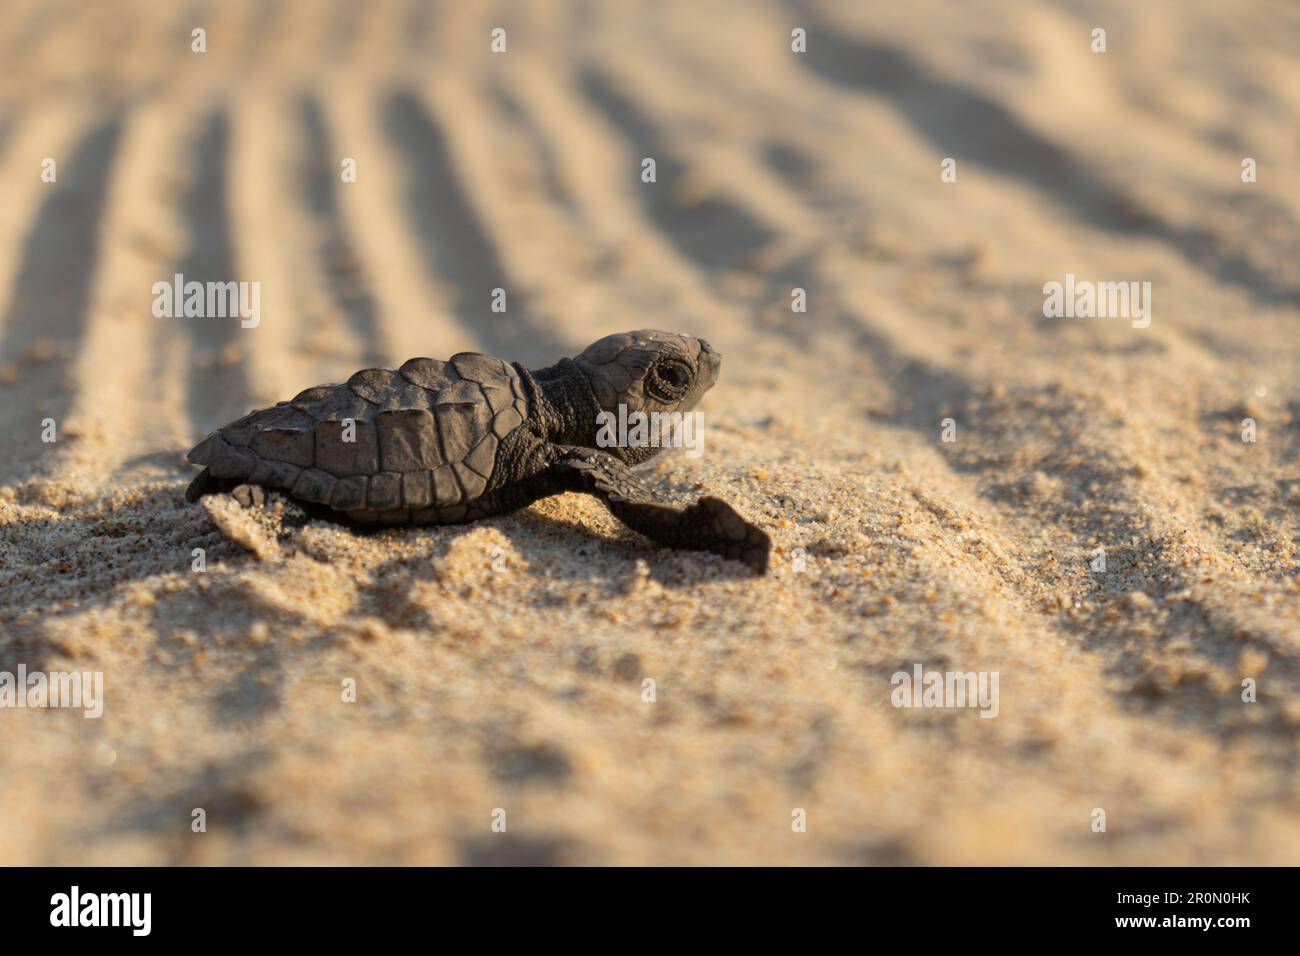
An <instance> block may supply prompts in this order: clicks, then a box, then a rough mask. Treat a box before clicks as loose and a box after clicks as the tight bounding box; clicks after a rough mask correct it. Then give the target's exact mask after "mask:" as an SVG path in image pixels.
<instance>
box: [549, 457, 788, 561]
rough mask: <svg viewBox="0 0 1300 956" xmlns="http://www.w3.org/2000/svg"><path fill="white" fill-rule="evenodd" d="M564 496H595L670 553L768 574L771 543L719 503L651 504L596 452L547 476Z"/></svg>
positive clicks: (619, 467)
mask: <svg viewBox="0 0 1300 956" xmlns="http://www.w3.org/2000/svg"><path fill="white" fill-rule="evenodd" d="M550 475H551V478H552V480H553V481H554V482H555V483H556V484H557V485H559V487H560V488H562V489H563V490H565V491H580V492H585V493H586V494H590V495H595V496H596V497H597V498H599V499H600V500H601V501H603V502H604V503H605V506H606V507H607V508H609V510H610V512H611V513H612V514H613V515H614V517H616V518H618V520H619V521H621V522H623V523H624V524H625V525H627V526H628V527H629V528H631V529H632V530H633V531H636V532H638V533H640V534H643V535H645V536H646V537H647V538H650V539H651V540H652V541H656V542H658V543H659V544H662V545H665V546H667V547H670V548H686V549H690V550H694V551H711V552H713V553H714V554H719V555H722V556H723V557H724V558H731V559H733V560H736V561H741V562H744V563H745V564H746V565H748V566H749V567H750V568H752V569H753V570H754V571H756V572H757V573H759V574H763V573H765V572H766V571H767V560H768V555H769V553H770V552H771V550H772V539H771V538H769V537H768V535H767V532H765V531H763V530H762V529H761V528H759V527H756V526H755V525H753V524H751V523H750V522H748V521H746V520H745V519H744V518H742V517H741V516H740V515H739V514H738V513H737V512H736V509H735V508H733V507H732V506H731V505H729V504H727V502H725V501H723V500H722V499H721V498H713V497H704V498H701V499H700V500H699V501H697V502H696V503H695V504H693V505H691V506H689V507H687V508H678V507H675V506H673V505H670V504H665V503H663V502H660V501H656V500H655V495H654V492H653V491H652V490H651V489H650V488H649V487H647V486H646V485H645V484H644V483H643V482H642V481H641V479H640V478H638V477H637V476H636V475H635V474H634V473H633V472H632V470H631V469H630V468H628V466H627V465H625V464H624V463H623V462H621V461H619V460H618V459H617V458H615V457H614V456H613V455H609V454H607V453H605V452H601V451H590V450H586V449H581V450H577V449H575V450H574V451H572V452H570V453H568V454H567V455H565V456H564V457H563V458H562V459H561V460H560V461H559V462H558V463H557V464H556V465H554V466H553V467H552V469H551V472H550Z"/></svg>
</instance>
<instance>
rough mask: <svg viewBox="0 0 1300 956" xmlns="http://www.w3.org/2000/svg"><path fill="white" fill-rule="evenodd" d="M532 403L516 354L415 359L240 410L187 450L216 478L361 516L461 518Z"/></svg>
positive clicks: (429, 519)
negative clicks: (511, 357)
mask: <svg viewBox="0 0 1300 956" xmlns="http://www.w3.org/2000/svg"><path fill="white" fill-rule="evenodd" d="M528 412H529V409H528V401H527V398H526V391H525V389H524V386H523V382H522V380H521V379H520V378H519V373H518V372H517V371H516V369H515V368H514V366H512V365H510V364H509V363H506V362H503V361H501V360H500V359H497V358H492V357H491V356H487V355H479V354H477V353H473V352H462V353H460V354H458V355H454V356H452V357H451V359H450V360H449V361H446V362H442V361H438V360H437V359H429V358H414V359H411V360H410V361H408V362H405V363H403V364H402V366H401V367H400V368H399V369H397V370H396V371H394V370H392V369H363V370H362V371H359V372H357V373H356V374H355V375H353V376H352V377H351V378H349V379H348V381H347V382H346V383H344V384H341V385H320V386H316V387H315V388H309V389H306V390H304V391H302V392H300V393H299V394H298V395H296V396H294V398H293V399H292V400H291V401H288V402H280V403H279V404H278V405H275V406H273V407H271V408H264V409H260V410H258V411H255V412H252V413H251V414H249V415H245V416H244V417H243V418H241V419H239V420H237V421H234V422H231V423H230V424H229V425H226V426H224V427H222V428H220V429H218V430H217V431H216V432H213V433H212V434H211V435H209V436H208V437H207V438H206V439H204V441H203V442H201V443H200V444H199V445H198V446H196V447H195V448H194V450H193V451H191V452H190V455H189V458H190V461H192V462H194V463H195V464H199V465H206V466H207V467H208V469H209V471H210V473H211V474H212V476H213V477H214V478H223V479H247V480H248V481H249V482H250V483H254V484H259V485H264V486H266V487H270V488H281V489H284V490H287V491H288V492H289V493H290V494H292V495H294V496H295V497H297V498H301V499H302V500H304V501H310V502H314V503H317V504H322V505H327V506H329V507H331V508H334V509H335V510H338V511H345V512H349V513H353V516H354V517H355V518H357V519H358V520H363V521H377V522H379V523H394V522H406V521H410V520H417V521H425V522H434V521H454V520H457V519H458V518H459V517H460V516H462V515H463V514H464V510H465V506H466V505H467V504H469V503H470V502H472V501H474V500H475V499H476V498H478V497H479V496H481V495H482V494H483V493H484V492H485V491H487V489H488V487H489V484H490V482H491V479H492V474H493V471H494V470H495V468H496V454H497V450H498V448H499V447H500V443H501V441H502V440H503V439H504V438H505V437H506V436H508V435H509V434H510V433H511V432H512V431H514V430H515V429H516V428H518V427H519V426H520V425H522V424H523V423H524V421H525V420H527V418H528ZM345 419H351V420H352V426H351V429H350V437H351V438H352V440H351V441H344V440H343V439H344V434H345V429H346V428H347V424H348V423H347V422H346V421H345Z"/></svg>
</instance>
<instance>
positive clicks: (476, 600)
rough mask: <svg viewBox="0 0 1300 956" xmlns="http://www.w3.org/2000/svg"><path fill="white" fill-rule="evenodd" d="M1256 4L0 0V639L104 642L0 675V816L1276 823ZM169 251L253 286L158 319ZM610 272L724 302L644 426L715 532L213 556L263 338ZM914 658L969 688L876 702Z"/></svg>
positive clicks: (516, 827) (299, 856)
mask: <svg viewBox="0 0 1300 956" xmlns="http://www.w3.org/2000/svg"><path fill="white" fill-rule="evenodd" d="M1098 29H1101V30H1104V32H1105V50H1104V52H1100V51H1098V50H1095V49H1094V47H1096V45H1097V39H1096V34H1095V31H1096V30H1098ZM196 30H201V31H202V34H201V41H202V46H203V52H196V50H195V47H196V45H197V44H198V43H199V40H200V37H199V36H197V35H196V34H195V32H194V31H196ZM494 31H502V32H494ZM798 31H802V34H799V33H798ZM800 39H802V40H803V42H804V43H805V46H804V47H803V48H802V51H801V52H796V50H794V49H792V44H797V43H798V42H799V41H800ZM494 44H495V49H494ZM1297 50H1300V10H1298V9H1297V8H1296V7H1295V5H1294V4H1290V3H1286V2H1281V0H1278V2H1262V0H1253V2H1248V3H1240V4H1233V5H1225V4H1222V3H1218V2H1199V0H1183V2H1174V0H1153V2H1145V3H1142V4H1132V3H1124V2H1118V0H1115V2H1100V0H1099V2H1083V0H1079V2H1069V3H1067V2H1030V0H1023V2H996V3H995V2H979V0H974V2H964V3H960V4H956V3H951V2H938V0H907V2H879V3H851V2H832V0H808V2H793V0H792V2H774V0H753V2H735V3H730V2H721V0H690V2H686V0H681V2H678V0H665V2H660V3H655V4H635V5H634V4H630V3H629V4H624V3H615V2H579V0H545V2H535V3H514V2H458V3H434V2H417V0H370V2H367V3H355V2H348V0H341V2H330V0H316V2H311V0H299V2H289V0H213V2H206V3H205V2H194V3H175V4H158V3H151V2H139V3H134V2H125V0H123V2H114V3H93V2H58V0H6V3H5V4H4V7H3V11H0V62H3V63H4V64H5V69H4V71H3V74H2V75H0V209H3V215H0V441H3V446H0V451H2V452H3V454H0V593H3V599H2V600H0V669H7V670H11V671H12V670H14V669H15V668H16V666H17V664H18V663H20V662H22V663H26V664H27V665H28V666H29V668H35V667H37V666H42V667H46V668H55V669H91V670H102V671H103V672H104V673H105V681H106V686H107V695H108V698H107V702H106V710H105V716H104V717H103V718H102V719H101V720H98V721H95V720H83V719H82V718H81V716H80V714H75V713H65V712H33V711H27V712H17V711H0V739H3V740H4V741H5V743H4V744H3V745H0V806H3V807H4V812H3V813H0V862H5V863H56V864H68V863H82V862H89V863H252V864H262V863H295V862H308V863H318V862H319V863H348V862H365V863H470V864H477V863H500V862H507V863H519V862H524V863H570V862H580V863H613V864H622V863H741V864H750V863H787V862H789V863H815V864H822V863H872V864H893V863H944V864H962V863H1126V864H1156V863H1175V864H1176V863H1272V864H1283V863H1292V864H1293V863H1295V862H1296V861H1297V855H1298V854H1297V850H1298V849H1300V828H1298V827H1297V822H1298V821H1297V810H1296V806H1295V803H1294V793H1295V785H1296V782H1297V781H1296V752H1297V751H1296V747H1295V742H1296V734H1297V730H1298V728H1300V703H1298V702H1297V701H1298V700H1300V698H1297V696H1296V692H1297V690H1298V689H1300V688H1298V687H1297V684H1298V682H1300V668H1298V667H1297V661H1298V659H1300V644H1298V641H1300V626H1298V625H1300V590H1298V586H1297V581H1298V579H1297V574H1296V568H1297V561H1296V559H1297V543H1298V542H1300V520H1298V518H1297V506H1298V505H1300V466H1298V464H1297V459H1298V456H1300V440H1298V438H1297V430H1296V423H1297V416H1300V392H1298V391H1297V386H1296V382H1297V371H1298V364H1300V363H1298V355H1297V349H1296V335H1297V320H1298V319H1300V315H1298V314H1297V310H1298V308H1300V258H1298V257H1297V255H1296V251H1297V249H1300V191H1297V190H1296V188H1295V184H1296V181H1297V171H1298V170H1300V136H1297V123H1296V117H1297V113H1298V112H1300V61H1298V60H1297V54H1296V51H1297ZM497 51H500V52H497ZM646 159H653V160H654V166H655V181H654V182H652V183H647V182H645V181H643V179H642V170H643V163H644V160H646ZM47 160H53V161H54V165H53V167H50V166H49V165H48V164H47ZM947 160H952V161H953V162H952V163H949V164H947V166H946V167H945V162H946V161H947ZM1247 161H1250V162H1247ZM1247 167H1249V168H1251V169H1253V170H1254V172H1255V175H1254V177H1253V181H1245V180H1243V169H1245V168H1247ZM50 168H52V169H54V170H56V178H54V179H53V181H49V180H48V177H47V178H46V179H43V178H42V172H43V171H45V170H47V169H50ZM945 168H947V169H949V170H951V171H953V172H954V173H955V176H949V177H947V178H946V179H945V177H944V176H943V175H942V174H943V171H944V169H945ZM345 170H355V181H350V180H345V178H344V175H343V174H344V172H345ZM177 273H180V274H183V275H184V277H185V279H186V280H188V281H192V280H197V281H209V280H212V281H223V282H224V281H231V280H234V281H240V282H256V283H259V287H260V295H261V300H260V307H261V321H260V324H259V325H258V327H257V328H255V329H245V328H241V327H240V325H239V322H238V321H237V320H228V321H223V320H194V319H161V318H156V317H155V316H154V315H153V312H152V308H151V307H152V303H153V297H154V295H153V291H152V289H153V285H154V283H156V282H159V281H164V282H166V281H170V280H171V278H172V276H173V275H175V274H177ZM1067 274H1073V275H1075V276H1077V277H1078V278H1079V279H1081V280H1091V281H1123V282H1129V281H1137V282H1150V283H1151V289H1152V293H1151V301H1150V307H1151V324H1150V327H1149V328H1134V327H1133V326H1132V324H1131V323H1130V322H1129V321H1128V320H1126V319H1123V318H1109V319H1108V318H1069V319H1065V318H1045V317H1044V314H1043V304H1044V297H1043V286H1044V284H1045V283H1048V282H1053V281H1057V282H1063V281H1064V280H1065V277H1066V275H1067ZM498 288H501V289H505V290H506V292H507V297H508V299H507V301H508V307H507V311H506V312H505V313H496V312H493V311H492V308H491V303H492V293H493V290H494V289H498ZM799 292H802V295H803V299H804V301H806V310H802V311H797V310H796V309H794V308H792V304H793V303H794V302H795V301H796V299H797V298H798V293H799ZM635 328H664V329H669V330H676V331H683V332H688V333H690V334H693V335H697V336H702V337H705V338H707V339H709V341H710V342H712V343H713V344H714V345H715V346H716V347H717V348H718V349H719V351H720V352H722V353H723V354H724V355H725V356H726V361H725V365H724V369H723V377H722V382H721V384H720V385H719V386H718V387H717V388H716V389H714V391H713V392H712V393H711V394H710V396H709V397H708V398H707V400H706V402H705V404H704V406H703V409H704V411H705V412H706V414H707V416H708V429H709V431H708V433H707V434H708V437H707V441H708V445H707V446H706V447H707V453H706V456H705V458H704V459H702V460H701V461H700V462H688V461H686V460H684V459H680V458H672V459H665V460H663V461H660V462H659V463H658V464H657V465H656V466H655V469H654V470H653V471H652V480H653V481H654V482H656V483H657V484H658V485H659V486H660V487H662V488H663V489H665V492H666V493H667V494H669V495H671V496H675V497H678V498H681V499H682V500H688V499H689V498H691V497H693V496H695V495H698V494H700V493H702V492H704V491H706V490H707V492H708V493H716V494H719V495H722V496H723V497H727V498H729V499H730V500H733V501H735V502H737V504H738V505H739V506H740V507H742V510H745V511H746V512H747V513H748V514H749V515H750V516H751V517H753V518H754V519H755V520H759V521H760V522H762V523H764V524H765V525H766V526H768V527H770V528H771V529H772V533H773V536H774V539H775V540H776V543H777V548H778V551H777V558H776V563H775V567H774V570H773V573H772V574H770V575H769V576H768V577H767V578H765V579H763V580H761V581H755V580H752V579H748V578H745V577H743V576H741V575H738V574H737V573H736V572H735V569H734V568H730V567H729V566H728V565H727V563H726V562H723V561H721V560H720V559H714V558H705V557H699V556H690V555H681V554H676V553H672V552H666V551H661V550H658V549H654V548H651V547H649V546H648V545H647V544H646V542H644V541H643V540H641V539H638V538H636V537H635V536H634V535H631V534H630V533H628V532H626V531H624V530H622V529H620V528H619V527H618V526H617V525H616V524H615V523H614V522H613V521H612V519H610V518H609V517H608V516H607V515H606V514H605V513H604V511H603V509H601V508H600V507H599V506H598V505H596V504H595V503H593V502H588V501H585V500H583V499H578V498H576V497H574V496H567V497H565V498H562V499H556V500H553V501H549V502H544V503H542V504H539V505H538V506H536V507H534V508H532V509H529V510H528V511H527V512H525V513H523V514H521V515H518V516H513V517H508V518H501V519H495V520H493V521H491V522H486V523H483V524H482V525H475V526H469V527H466V528H459V529H432V530H427V531H422V532H391V533H387V534H385V535H381V536H376V537H371V538H356V537H355V536H351V535H349V534H348V533H347V532H345V531H341V530H338V529H333V528H322V527H315V526H312V527H309V528H307V529H305V530H303V531H301V532H295V534H294V535H293V536H290V538H288V539H286V540H285V541H281V542H280V544H279V545H278V546H272V547H271V549H270V550H269V551H267V552H265V553H261V554H260V555H259V556H258V557H253V556H250V555H248V554H246V553H245V552H243V551H242V550H241V549H239V548H238V547H236V546H234V545H233V544H230V543H229V542H227V541H225V539H224V538H222V537H221V536H220V535H218V534H217V533H216V532H215V530H214V529H213V527H212V524H211V522H210V520H209V518H208V516H207V515H206V514H205V512H204V511H203V510H202V509H200V508H199V507H197V506H185V505H184V503H183V502H182V500H181V492H182V491H183V489H184V486H185V483H186V481H187V480H188V478H189V476H190V475H191V474H192V469H190V468H189V467H188V466H186V465H185V464H184V463H183V461H182V455H183V453H184V451H185V450H186V449H188V448H189V447H190V446H191V445H192V444H193V443H194V442H195V441H196V440H198V439H199V438H201V437H202V436H203V435H204V434H206V433H207V432H208V431H210V430H211V429H213V428H215V427H216V426H218V425H220V424H222V423H224V422H226V421H228V420H230V419H233V418H235V417H238V416H240V415H242V414H243V413H244V412H246V411H247V410H249V409H250V408H252V407H256V406H260V405H265V404H270V403H272V402H274V401H277V400H281V399H286V398H289V397H291V396H292V395H294V394H296V393H297V392H298V391H300V390H301V389H302V388H304V387H307V386H309V385H313V384H317V383H320V382H328V381H341V380H343V379H345V378H346V377H347V376H348V375H350V374H351V373H352V372H353V371H355V370H356V369H358V368H362V367H366V366H369V365H375V364H382V365H389V366H393V365H396V364H398V363H400V362H402V361H404V360H405V359H407V358H410V357H412V356H417V355H429V356H433V357H447V356H449V355H451V354H453V353H455V352H457V351H461V350H479V351H484V352H487V353H490V354H494V355H497V356H499V357H502V358H506V359H513V360H520V361H523V362H525V363H528V364H530V365H532V366H533V367H540V366H542V365H547V364H551V363H552V362H554V361H555V360H556V359H557V358H558V357H560V356H562V355H570V354H574V353H575V352H577V351H578V350H580V349H581V348H582V347H584V346H585V345H586V344H588V343H589V342H591V341H594V340H595V339H597V338H599V337H601V336H603V335H605V334H607V333H610V332H614V331H621V330H625V329H635ZM47 418H48V419H53V420H54V421H55V422H56V423H57V426H58V436H59V438H58V441H57V442H54V443H49V442H44V441H42V440H41V429H42V422H43V421H44V420H45V419H47ZM1246 419H1249V420H1250V421H1251V427H1252V428H1253V429H1255V433H1254V437H1255V438H1256V440H1255V441H1253V442H1251V441H1247V440H1244V439H1243V436H1244V434H1245V432H1244V425H1243V422H1244V421H1245V420H1246ZM948 420H951V422H952V427H953V428H954V429H955V432H954V435H955V440H954V441H950V442H949V441H944V440H942V438H941V433H942V429H943V428H944V427H945V426H944V423H945V422H946V421H948ZM194 548H203V549H204V551H205V554H206V555H207V557H208V560H209V562H210V566H209V569H208V570H207V571H206V572H204V573H201V574H196V573H195V572H193V571H192V569H191V555H192V552H193V549H194ZM1098 548H1101V549H1103V551H1104V553H1105V554H1106V556H1107V558H1108V564H1107V570H1106V572H1105V573H1101V574H1099V573H1095V572H1094V571H1092V570H1090V560H1091V557H1092V556H1093V555H1094V554H1095V552H1096V549H1098ZM492 554H497V555H498V556H501V555H504V556H505V557H506V558H507V559H508V562H509V566H510V568H511V569H512V570H511V573H510V574H506V575H494V574H493V573H491V572H490V570H489V568H488V564H487V558H485V557H484V556H485V555H492ZM916 661H923V662H925V663H926V666H927V667H929V666H933V667H936V668H938V669H941V670H949V669H951V670H960V671H966V670H984V671H998V672H1000V673H1001V675H1002V682H1001V688H1002V690H1001V693H1002V703H1001V710H1000V715H999V717H998V718H997V719H996V720H980V719H977V718H976V714H975V713H973V712H969V711H966V712H963V711H951V710H948V711H901V710H897V709H894V708H893V707H891V705H890V702H889V690H890V685H889V677H890V675H891V674H892V673H893V672H894V671H895V670H897V669H898V668H900V667H903V668H910V666H911V664H912V663H913V662H916ZM345 678H354V679H356V680H357V681H358V685H359V687H360V688H361V693H360V695H359V698H358V700H357V702H356V703H355V704H341V703H340V701H339V695H338V687H339V684H340V681H341V680H343V679H345ZM646 679H652V680H654V681H655V686H656V687H657V688H658V697H657V699H656V700H654V701H653V702H647V701H646V700H644V698H643V694H644V686H645V685H644V681H645V680H646ZM1245 679H1250V680H1252V681H1255V682H1256V684H1257V686H1258V699H1257V700H1256V701H1255V702H1254V703H1245V702H1243V701H1242V699H1241V694H1242V681H1243V680H1245ZM195 807H205V808H207V809H208V817H209V821H210V822H209V831H208V832H207V833H206V834H203V835H201V836H199V835H196V834H194V833H193V832H192V829H191V825H190V824H191V813H192V810H193V808H195ZM497 808H504V809H506V810H507V811H508V813H509V815H510V821H511V824H510V829H509V832H508V833H507V834H498V833H494V832H492V831H491V830H489V824H490V822H491V814H492V812H493V811H494V810H495V809H497ZM796 808H797V809H802V810H804V811H805V812H806V815H807V819H808V826H807V831H806V832H793V831H792V830H791V819H792V813H793V811H794V810H795V809H796ZM1097 808H1102V809H1104V810H1105V811H1106V813H1107V818H1108V821H1109V825H1108V829H1107V831H1106V832H1104V833H1101V832H1095V831H1094V829H1093V826H1092V824H1093V822H1094V820H1095V814H1094V811H1095V810H1096V809H1097Z"/></svg>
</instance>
